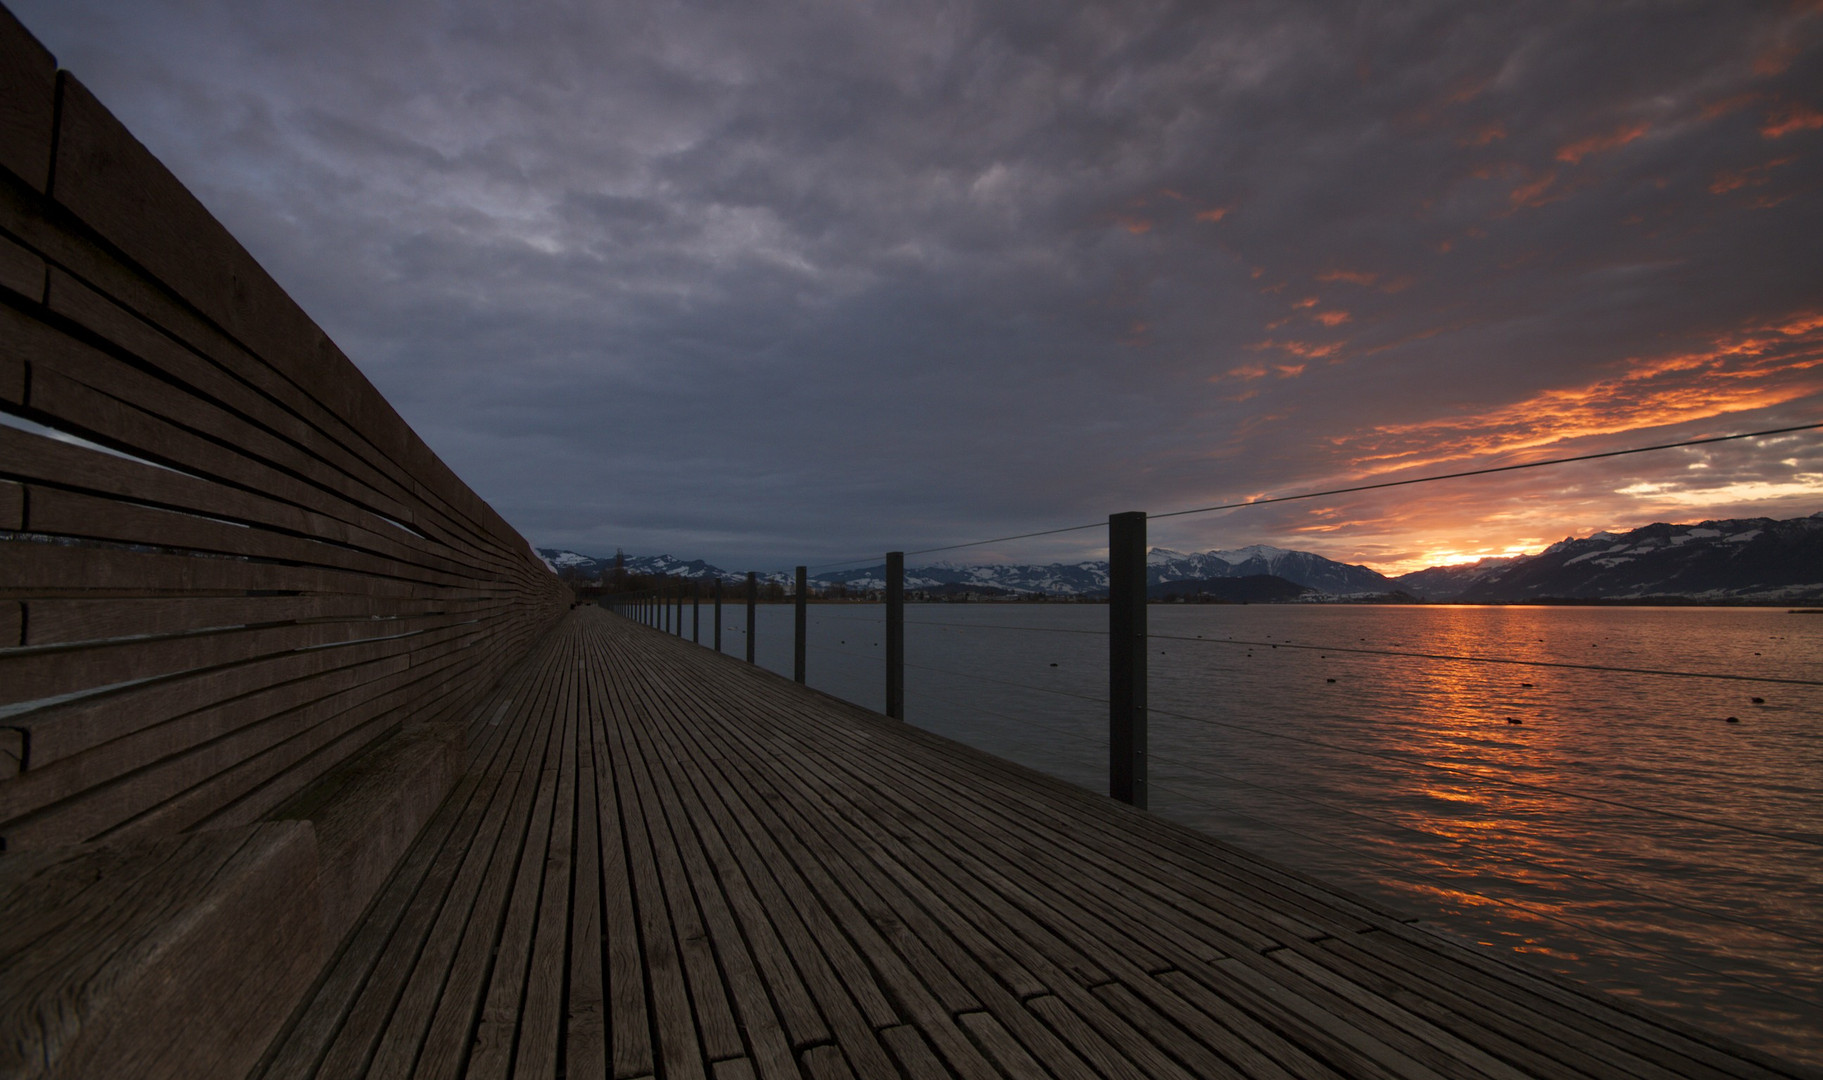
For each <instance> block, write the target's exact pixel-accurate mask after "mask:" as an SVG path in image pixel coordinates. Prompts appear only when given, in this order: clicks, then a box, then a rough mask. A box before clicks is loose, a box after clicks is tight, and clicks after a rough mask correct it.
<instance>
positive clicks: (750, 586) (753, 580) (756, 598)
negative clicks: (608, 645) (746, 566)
mask: <svg viewBox="0 0 1823 1080" xmlns="http://www.w3.org/2000/svg"><path fill="white" fill-rule="evenodd" d="M759 602H760V579H759V575H758V574H755V573H754V572H753V571H751V570H749V571H747V662H748V663H749V664H751V663H753V608H754V605H755V604H758V603H759Z"/></svg>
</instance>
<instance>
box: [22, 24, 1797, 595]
mask: <svg viewBox="0 0 1823 1080" xmlns="http://www.w3.org/2000/svg"><path fill="white" fill-rule="evenodd" d="M9 6H10V7H11V9H12V10H13V11H14V12H15V14H17V15H18V16H19V18H20V19H21V21H23V22H24V23H25V24H26V26H27V27H28V28H30V29H31V30H32V31H33V32H34V33H35V34H37V35H38V36H39V38H40V40H42V41H43V42H44V43H45V44H46V45H47V46H48V47H49V48H50V49H51V51H52V52H53V53H54V54H56V56H57V58H58V61H59V62H60V64H61V65H62V66H63V67H65V68H67V69H69V70H71V71H72V72H73V73H75V75H76V76H77V77H78V78H79V79H81V80H82V81H83V82H84V83H85V84H87V85H88V86H89V87H90V88H91V89H92V90H94V91H95V92H96V94H97V95H99V96H100V98H101V99H102V101H103V102H104V103H106V104H107V105H108V106H109V107H110V108H112V109H113V110H114V112H115V113H116V115H118V116H119V117H120V118H121V119H122V120H123V121H124V122H125V123H126V124H127V126H128V127H129V128H130V129H131V130H132V131H133V132H134V133H135V134H136V135H137V136H138V137H139V138H140V140H141V141H142V142H144V143H145V144H146V145H147V146H148V147H149V148H150V149H151V150H152V151H153V152H154V153H156V154H157V155H158V156H159V157H160V158H161V159H162V160H163V161H164V162H165V163H166V164H167V165H168V166H169V167H170V168H171V169H172V171H173V172H175V173H176V174H177V176H178V177H179V178H180V179H181V180H183V181H184V182H185V183H186V184H187V185H188V186H189V187H190V189H191V190H192V191H193V192H194V193H195V194H196V195H197V197H198V198H200V199H201V200H202V202H203V203H204V204H205V205H207V206H208V207H209V208H210V209H211V211H213V212H214V213H215V214H216V216H217V217H219V218H220V219H221V220H222V221H223V223H224V224H226V225H227V226H228V228H229V229H230V230H231V231H232V232H233V233H234V234H235V235H236V236H237V237H238V238H239V239H240V240H241V242H242V243H243V244H244V245H245V246H246V247H247V248H248V250H249V251H251V252H252V253H253V255H254V256H255V257H256V258H257V259H259V260H260V262H261V263H262V264H263V265H264V266H265V267H266V268H267V270H268V271H269V272H271V274H272V275H273V276H274V277H275V278H276V279H277V280H278V281H279V283H280V284H281V285H283V286H284V287H285V288H286V289H287V290H288V291H289V292H290V293H291V294H292V296H293V297H294V298H295V299H296V300H297V301H298V303H299V304H300V305H302V307H303V308H304V309H305V310H306V311H307V312H309V313H310V314H311V316H312V317H314V318H315V319H316V321H317V322H318V324H319V325H321V326H322V327H323V329H324V330H325V331H327V332H328V334H329V335H330V336H331V337H332V338H333V339H334V340H335V341H336V342H337V343H338V344H339V345H340V346H341V347H342V349H343V350H344V351H345V352H346V353H347V354H348V355H349V356H350V357H351V358H352V359H353V360H354V361H355V363H356V364H357V365H358V366H359V367H360V368H361V370H362V371H363V372H364V373H366V375H367V376H368V378H370V379H371V380H372V381H373V382H374V384H375V385H376V386H377V387H378V388H379V389H380V390H381V392H382V393H384V394H385V395H386V396H387V397H388V398H389V399H390V400H391V401H392V402H393V404H394V405H395V406H396V407H397V408H398V409H399V411H400V413H401V414H402V415H403V416H404V417H405V418H406V419H407V420H408V421H409V422H410V423H411V424H412V425H413V426H414V427H415V428H416V429H417V431H418V432H419V433H420V434H421V435H422V436H423V437H424V438H425V440H426V441H427V442H428V443H429V444H430V445H431V447H432V448H433V449H434V450H435V451H436V452H437V453H438V454H439V455H441V456H442V457H443V459H444V460H445V461H446V462H448V463H449V464H450V466H451V467H452V468H454V469H455V470H456V472H457V473H458V474H459V475H461V476H462V477H463V478H464V479H465V480H467V481H468V482H469V484H470V485H471V486H473V487H474V488H475V489H476V491H478V492H479V493H480V494H481V495H482V496H483V497H484V498H486V499H487V500H488V501H489V502H491V503H492V504H493V505H494V506H495V507H496V508H497V509H499V510H500V511H501V513H502V514H504V515H505V516H506V518H507V519H508V520H509V521H510V522H512V523H513V524H514V525H515V526H516V527H517V528H518V529H519V530H520V531H521V532H522V533H524V534H525V536H526V537H527V538H528V539H529V540H531V541H532V542H533V543H534V544H536V545H539V546H550V547H567V548H571V549H574V550H578V551H582V552H584V553H588V554H611V553H612V552H613V551H614V550H615V549H616V548H623V549H625V550H626V551H628V552H629V553H635V554H657V553H669V554H673V555H676V556H678V557H681V558H685V559H689V558H706V559H708V560H709V561H711V562H713V563H716V564H718V565H721V566H724V567H728V568H735V569H742V568H773V567H782V566H790V565H794V564H797V563H807V564H812V565H825V564H831V563H836V562H839V561H843V560H851V559H865V558H877V557H878V554H879V553H880V552H883V551H886V550H909V551H915V550H920V549H926V548H934V547H939V546H945V545H950V544H956V543H962V542H966V541H972V540H977V539H982V538H988V537H996V536H1002V535H1008V534H1014V533H1024V532H1032V531H1037V530H1044V529H1049V528H1052V527H1057V526H1066V525H1076V524H1082V523H1092V522H1098V521H1102V520H1104V519H1105V518H1106V516H1107V515H1108V514H1111V513H1116V512H1121V511H1128V510H1144V511H1147V512H1149V513H1155V514H1156V513H1165V512H1168V511H1172V510H1179V509H1184V508H1190V507H1198V506H1207V505H1212V504H1219V503H1228V502H1235V501H1241V500H1246V499H1251V498H1259V497H1269V496H1278V495H1286V494H1294V493H1298V492H1303V491H1312V490H1321V489H1328V488H1334V487H1341V486H1349V485H1353V484H1360V483H1373V482H1377V481H1384V480H1392V479H1401V478H1405V477H1413V476H1422V475H1427V474H1431V473H1442V472H1457V471H1463V470H1467V469H1474V468H1480V467H1485V466H1489V465H1503V464H1511V463H1515V462H1522V461H1527V460H1534V459H1538V458H1547V457H1561V456H1570V455H1578V454H1588V453H1598V452H1601V451H1605V450H1613V449H1621V448H1625V447H1630V446H1638V445H1652V444H1658V443H1666V442H1675V441H1679V440H1684V439H1693V438H1700V437H1704V436H1711V435H1722V434H1729V433H1733V432H1744V431H1759V430H1767V429H1772V428H1780V427H1786V426H1792V425H1799V424H1805V423H1814V422H1818V421H1823V243H1820V242H1819V240H1818V238H1819V237H1823V3H1818V2H1808V3H1774V2H1761V3H1751V4H1743V3H1740V2H1738V0H1721V2H1714V3H1703V2H1678V3H1627V4H1621V3H1612V2H1606V0H1602V2H1590V3H1525V4H1462V3H1423V2H1413V3H1362V4H1341V3H1330V2H1322V3H1316V2H1311V3H1297V2H1284V0H1271V2H1257V3H1227V2H1201V3H1184V4H1177V3H1162V2H1139V0H1119V2H1116V3H1094V2H1085V3H1074V4H1055V3H1050V2H1037V0H1031V2H1026V0H1017V2H992V3H969V2H948V0H930V2H927V0H903V2H897V3H890V4H887V3H866V2H849V3H829V2H815V0H812V2H795V3H775V2H773V0H753V2H744V3H738V4H733V3H700V4H687V3H670V2H660V0H641V2H634V3H616V2H612V0H605V2H598V3H597V2H591V3H582V2H575V3H552V2H540V0H532V2H527V3H515V4H497V3H485V2H479V0H394V2H388V3H372V2H371V0H317V2H310V3H302V2H297V0H291V2H276V0H9ZM1818 511H1823V433H1819V432H1816V431H1812V432H1806V433H1802V434H1797V435H1790V436H1782V437H1775V438H1770V439H1757V440H1744V441H1739V442H1732V443H1723V444H1719V445H1714V446H1709V447H1703V448H1693V449H1687V450H1672V451H1663V452H1658V453H1653V454H1640V455H1632V456H1628V457H1621V458H1615V459H1609V460H1606V461H1601V462H1591V463H1586V464H1579V465H1571V466H1564V467H1558V468H1549V469H1536V470H1525V471H1520V472H1515V473H1510V474H1504V475H1501V476H1496V477H1483V478H1476V479H1469V480H1457V481H1446V482H1442V483H1436V484H1425V485H1418V486H1413V487H1405V488H1395V489H1393V490H1392V491H1390V492H1382V493H1376V494H1361V495H1355V496H1345V497H1337V498H1331V499H1316V500H1308V501H1300V502H1292V503H1285V504H1276V505H1271V506H1262V507H1257V508H1250V509H1240V510H1234V511H1227V512H1223V513H1217V514H1207V515H1196V516H1187V517H1181V518H1171V519H1167V520H1162V521H1157V522H1154V523H1152V528H1151V533H1150V539H1151V540H1152V542H1153V543H1155V544H1158V545H1161V546H1168V547H1171V548H1175V549H1178V550H1207V549H1211V548H1234V547H1241V546H1245V545H1248V544H1255V543H1267V544H1275V545H1279V546H1283V547H1292V548H1298V549H1301V550H1307V551H1314V552H1317V553H1319V554H1322V555H1326V556H1328V557H1330V558H1335V559H1340V560H1343V561H1346V562H1355V563H1365V564H1367V565H1370V566H1373V567H1375V568H1376V569H1380V570H1382V571H1385V572H1390V573H1397V572H1401V571H1405V570H1413V569H1418V568H1420V567H1423V566H1426V565H1431V564H1434V563H1439V562H1452V561H1464V560H1467V559H1470V558H1473V557H1477V556H1480V555H1498V554H1511V553H1517V552H1522V551H1532V550H1537V549H1538V548H1540V547H1542V546H1544V545H1546V544H1549V543H1551V542H1554V541H1556V540H1560V539H1563V538H1564V537H1566V536H1571V535H1576V536H1581V535H1587V534H1588V533H1591V532H1595V531H1598V530H1601V529H1626V528H1632V527H1636V526H1639V525H1644V524H1647V523H1650V522H1653V521H1678V522H1684V521H1698V520H1703V519H1706V518H1720V517H1745V516H1771V517H1792V516H1799V515H1804V514H1811V513H1816V512H1818ZM1105 543H1106V537H1105V533H1103V532H1100V531H1098V530H1094V529H1090V530H1085V531H1080V532H1075V533H1067V534H1061V535H1055V536H1049V537H1040V538H1033V539H1028V540H1022V541H1015V542H1009V543H1003V544H990V545H984V546H981V547H976V548H969V549H966V550H963V551H958V552H955V553H953V554H951V555H950V556H949V557H950V558H952V559H954V560H956V561H1012V562H1022V563H1023V562H1046V561H1052V560H1057V559H1064V560H1068V559H1074V558H1092V557H1095V556H1097V555H1098V554H1099V553H1100V552H1099V551H1098V550H1097V549H1100V548H1105ZM935 557H936V556H933V558H935Z"/></svg>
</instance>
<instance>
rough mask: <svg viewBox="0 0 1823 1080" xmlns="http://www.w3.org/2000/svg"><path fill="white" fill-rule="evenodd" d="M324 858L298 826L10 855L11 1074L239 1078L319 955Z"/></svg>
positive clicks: (2, 934) (3, 866) (4, 882)
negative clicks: (319, 881) (319, 867)
mask: <svg viewBox="0 0 1823 1080" xmlns="http://www.w3.org/2000/svg"><path fill="white" fill-rule="evenodd" d="M314 854H315V851H314V845H313V844H312V842H311V834H310V829H309V827H308V826H305V825H300V824H298V823H295V822H287V823H275V824H270V825H264V826H260V827H258V828H255V829H249V830H242V831H238V832H235V833H224V832H216V833H209V834H198V835H195V836H190V837H183V838H174V839H170V840H165V841H162V842H160V843H157V844H152V845H146V846H142V847H140V848H138V849H130V850H127V851H124V852H123V851H122V850H120V849H118V848H116V849H113V850H107V849H95V848H83V849H71V850H66V851H65V852H62V853H59V855H58V857H55V858H46V859H41V860H38V861H30V862H25V863H24V864H22V865H20V866H18V867H15V865H14V859H12V858H11V857H9V858H7V859H5V860H0V893H4V894H5V895H6V897H7V899H6V909H5V910H6V911H7V913H8V918H7V919H6V920H4V921H3V922H0V958H3V959H0V967H3V968H4V969H5V970H6V971H7V979H6V980H5V983H4V989H3V990H0V994H3V995H4V1003H3V1005H0V1027H3V1028H4V1037H0V1071H4V1072H5V1073H6V1074H7V1075H45V1074H55V1075H62V1076H101V1075H116V1074H118V1073H119V1072H120V1070H121V1068H122V1066H123V1065H125V1064H126V1063H130V1062H144V1063H156V1065H157V1067H158V1068H160V1069H165V1070H170V1072H169V1075H194V1076H210V1075H234V1076H238V1075H243V1074H244V1073H245V1072H246V1070H247V1069H248V1068H249V1067H250V1066H251V1065H252V1064H253V1063H254V1062H255V1061H257V1060H258V1058H259V1056H260V1053H261V1051H262V1050H263V1049H264V1048H265V1045H266V1041H267V1040H268V1039H270V1038H271V1036H272V1034H273V1033H274V1032H275V1031H276V1030H277V1029H278V1027H279V1026H280V1025H282V1024H283V1022H284V1020H285V1018H286V1016H287V1015H288V1014H289V1013H290V1011H291V1008H292V1005H293V1003H294V1002H295V1000H296V998H297V996H298V995H299V994H300V993H301V992H302V991H303V990H304V989H305V988H306V987H307V986H308V985H309V983H310V980H311V979H312V978H313V977H314V975H315V971H316V966H317V964H318V962H319V960H320V956H321V950H322V949H323V947H324V946H323V942H322V940H321V928H320V926H319V925H318V924H317V922H316V913H315V905H314V903H313V902H312V901H313V899H314V898H313V897H312V896H311V895H310V890H311V885H312V881H313V878H314V872H315V860H314ZM53 906H54V908H55V909H56V910H48V909H49V908H51V907H53ZM53 923H56V924H60V925H59V926H58V931H57V932H56V933H55V935H54V936H47V935H46V934H45V933H44V932H43V931H44V930H45V929H46V927H47V926H49V925H52V924H53Z"/></svg>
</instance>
